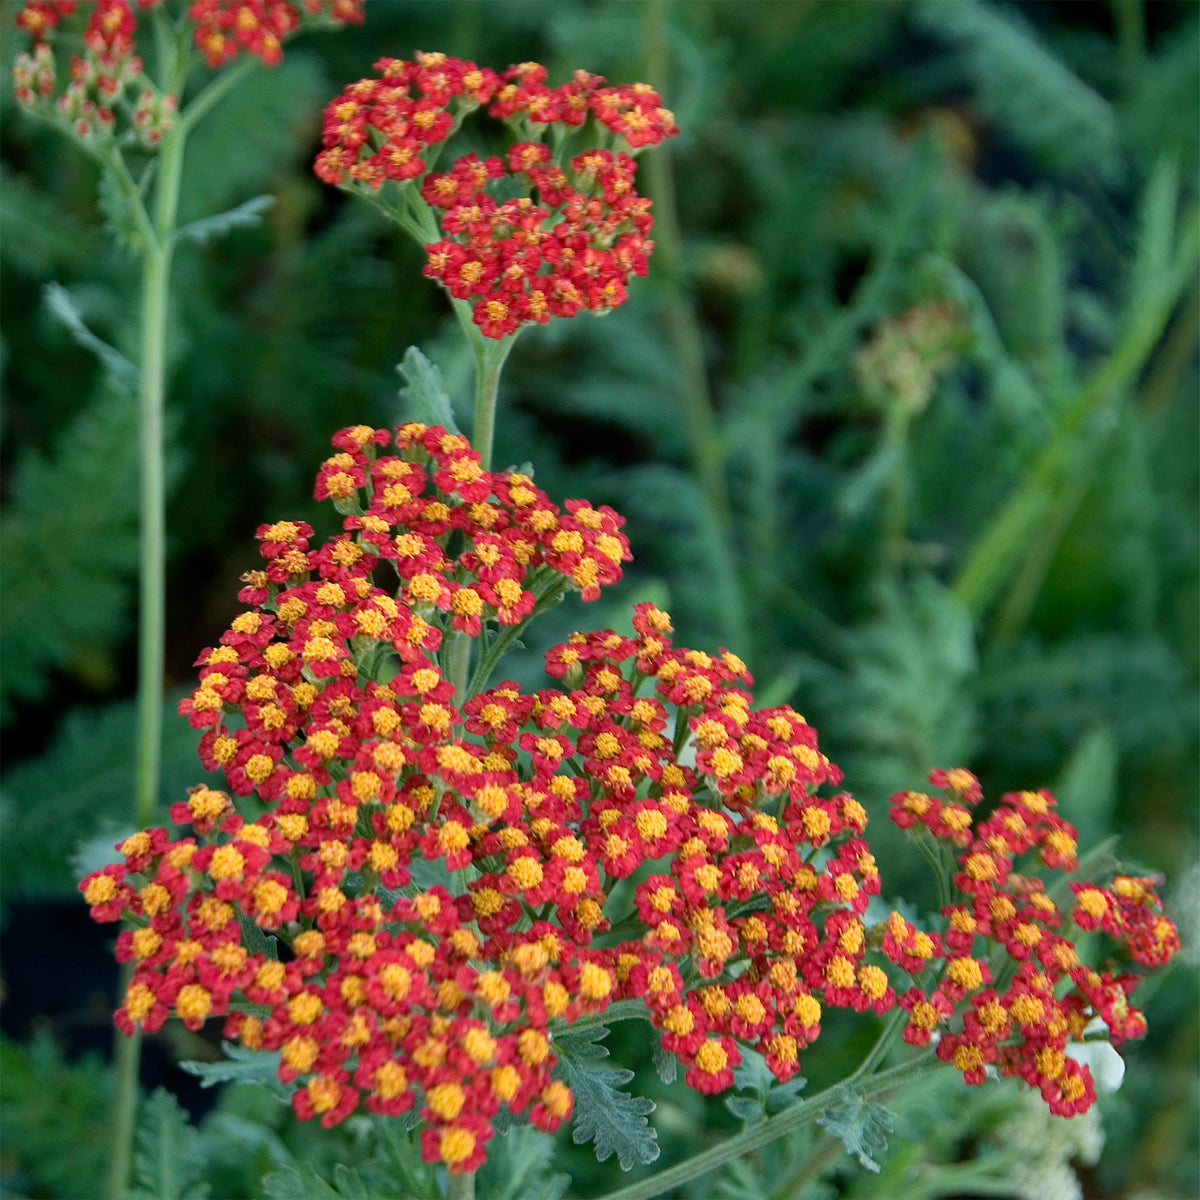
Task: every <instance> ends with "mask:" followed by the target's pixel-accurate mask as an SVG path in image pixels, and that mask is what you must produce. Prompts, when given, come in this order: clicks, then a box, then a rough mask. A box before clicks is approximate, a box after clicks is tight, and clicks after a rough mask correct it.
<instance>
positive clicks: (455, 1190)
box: [446, 1171, 475, 1200]
mask: <svg viewBox="0 0 1200 1200" xmlns="http://www.w3.org/2000/svg"><path fill="white" fill-rule="evenodd" d="M446 1200H475V1172H474V1171H462V1172H460V1173H459V1174H457V1175H448V1176H447V1177H446Z"/></svg>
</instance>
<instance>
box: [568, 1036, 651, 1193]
mask: <svg viewBox="0 0 1200 1200" xmlns="http://www.w3.org/2000/svg"><path fill="white" fill-rule="evenodd" d="M606 1037H608V1027H607V1026H605V1025H595V1026H593V1027H592V1028H591V1029H587V1030H583V1031H582V1032H579V1033H564V1034H560V1035H558V1036H557V1037H555V1039H554V1048H555V1050H556V1051H557V1052H558V1055H559V1061H558V1066H557V1067H556V1068H555V1074H556V1075H557V1076H559V1077H560V1078H561V1079H563V1081H564V1082H565V1083H566V1084H567V1086H568V1087H569V1088H570V1089H571V1091H572V1092H573V1093H574V1094H575V1129H574V1131H573V1132H572V1135H571V1136H572V1140H573V1141H574V1142H575V1144H576V1145H577V1146H582V1145H583V1144H584V1143H585V1142H594V1143H595V1146H596V1158H597V1159H599V1161H600V1162H604V1161H605V1160H606V1159H609V1158H611V1157H612V1155H613V1154H614V1153H615V1154H616V1156H617V1161H618V1162H619V1163H620V1164H621V1170H622V1171H628V1170H630V1169H631V1168H632V1167H634V1166H636V1165H638V1164H642V1165H646V1164H649V1163H652V1162H654V1160H655V1159H656V1158H658V1153H659V1148H658V1134H657V1133H656V1132H655V1131H654V1128H653V1127H652V1126H651V1125H650V1123H649V1122H648V1121H647V1120H646V1118H647V1117H648V1116H649V1115H650V1113H652V1112H653V1111H654V1101H653V1100H647V1099H645V1098H644V1097H642V1096H631V1095H630V1094H629V1093H628V1092H619V1091H617V1088H618V1087H619V1086H620V1085H621V1084H623V1083H628V1082H629V1081H630V1080H631V1079H632V1078H633V1072H632V1071H630V1070H627V1069H625V1068H618V1067H607V1066H602V1065H601V1064H600V1063H599V1061H598V1060H599V1059H602V1058H607V1057H608V1049H607V1048H606V1047H605V1046H602V1045H600V1044H599V1043H600V1042H602V1041H603V1040H604V1039H605V1038H606Z"/></svg>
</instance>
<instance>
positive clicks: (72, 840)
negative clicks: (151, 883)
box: [0, 696, 266, 938]
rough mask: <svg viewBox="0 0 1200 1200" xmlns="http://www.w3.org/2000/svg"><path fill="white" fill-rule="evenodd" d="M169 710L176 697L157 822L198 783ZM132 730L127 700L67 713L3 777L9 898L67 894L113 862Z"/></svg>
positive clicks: (121, 833)
mask: <svg viewBox="0 0 1200 1200" xmlns="http://www.w3.org/2000/svg"><path fill="white" fill-rule="evenodd" d="M177 707H178V697H177V696H173V697H169V698H168V699H167V700H166V701H165V702H164V704H163V743H162V776H161V786H160V791H159V810H158V815H157V817H156V821H157V823H159V824H163V823H165V822H166V816H167V813H166V810H167V807H168V806H169V805H170V804H171V803H173V802H174V801H177V800H181V799H183V798H184V796H185V793H186V789H187V788H188V787H189V786H190V785H192V784H195V783H199V782H201V781H202V780H203V779H204V778H205V772H204V770H203V768H202V767H201V766H200V763H199V762H198V761H197V758H196V743H197V740H198V739H197V736H196V733H195V731H194V730H193V729H191V728H190V727H189V726H188V724H187V722H186V721H181V720H179V717H178V714H177V711H176V710H177ZM135 727H136V713H135V706H134V703H133V702H132V701H123V702H121V703H119V704H111V705H109V706H107V707H106V708H103V709H100V710H98V711H91V710H87V709H78V710H75V711H73V712H71V713H69V714H68V715H67V718H66V720H65V721H64V723H63V726H62V729H61V730H60V731H59V733H58V735H57V736H56V738H55V739H54V741H53V742H52V743H51V744H50V747H49V749H48V750H47V752H46V753H45V754H44V755H42V756H41V757H40V758H36V759H31V760H29V761H26V762H23V763H19V764H18V765H17V766H14V767H12V768H11V769H10V770H8V771H6V772H5V775H4V781H3V785H2V787H0V873H3V876H4V884H5V892H6V894H7V895H8V896H9V897H14V896H18V895H19V896H22V897H24V898H35V897H36V898H48V897H69V896H74V895H75V894H76V891H75V885H76V883H77V882H78V881H79V879H80V878H81V877H82V876H83V875H84V874H86V873H87V871H89V870H91V869H93V868H95V867H98V866H102V865H103V863H104V862H111V861H113V858H114V857H115V856H114V855H113V853H112V848H113V845H114V844H115V843H116V842H117V841H119V840H120V839H121V838H123V837H125V836H127V835H128V834H130V833H132V832H133V830H132V828H131V826H130V822H131V820H132V814H131V800H130V797H131V796H132V794H133V784H134V778H133V755H132V747H133V743H134V736H135ZM50 801H52V802H50ZM94 860H98V861H94ZM260 932H261V931H260ZM262 936H263V937H264V938H265V936H266V935H265V934H264V935H262Z"/></svg>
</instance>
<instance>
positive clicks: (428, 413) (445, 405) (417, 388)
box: [396, 346, 459, 433]
mask: <svg viewBox="0 0 1200 1200" xmlns="http://www.w3.org/2000/svg"><path fill="white" fill-rule="evenodd" d="M396 373H397V374H398V375H399V376H400V378H401V379H403V380H404V386H403V387H402V388H401V389H400V400H401V402H402V404H403V413H404V419H406V420H409V421H421V422H423V423H424V424H426V425H443V426H445V428H446V429H447V430H449V431H450V432H451V433H458V432H459V429H458V425H457V424H456V423H455V420H454V409H453V408H452V407H451V405H450V397H449V395H447V393H446V388H445V385H444V384H443V383H442V373H441V371H440V370H438V368H437V366H436V364H434V363H432V362H430V361H429V359H427V358H426V357H425V355H424V354H422V353H421V351H420V350H418V349H417V348H416V346H409V348H408V349H407V350H406V351H405V353H404V358H403V359H402V360H401V362H400V364H399V365H398V366H397V367H396Z"/></svg>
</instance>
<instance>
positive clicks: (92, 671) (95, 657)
mask: <svg viewBox="0 0 1200 1200" xmlns="http://www.w3.org/2000/svg"><path fill="white" fill-rule="evenodd" d="M137 495H138V488H137V408H136V405H135V403H134V401H133V399H132V397H131V395H130V394H129V392H128V391H126V390H124V389H122V388H120V387H119V386H117V385H116V384H111V383H110V384H109V386H108V387H107V388H106V389H105V391H104V392H103V393H102V395H101V396H100V398H99V399H98V400H97V401H96V402H95V403H93V404H92V405H91V406H90V407H89V408H87V409H86V410H85V411H84V412H83V413H82V414H81V415H80V416H79V417H78V418H77V419H76V420H75V421H74V423H73V424H72V425H71V426H70V427H69V428H68V429H66V430H65V431H64V433H63V434H62V436H61V437H60V438H59V440H58V443H57V445H56V446H55V448H54V451H53V454H52V456H51V457H50V458H43V457H41V456H40V455H38V454H36V453H34V452H33V451H27V452H26V453H25V455H24V456H23V457H22V458H21V459H20V460H19V461H18V464H17V468H16V471H15V473H14V479H13V487H12V493H11V499H10V503H9V506H8V510H7V511H6V512H5V513H4V514H2V515H0V575H2V577H3V581H4V583H3V587H4V593H3V594H4V626H3V631H2V632H0V656H2V657H3V660H4V674H3V681H2V683H0V718H4V717H7V716H8V715H9V714H10V707H11V704H12V702H13V701H14V700H16V699H36V698H37V697H40V696H42V695H44V694H45V692H46V691H47V689H48V687H49V679H48V676H49V673H50V672H51V671H53V670H59V671H67V672H70V673H72V674H75V675H79V676H83V677H86V678H91V679H92V680H98V679H105V678H107V677H108V676H109V675H111V674H112V672H113V670H114V664H113V661H112V652H113V647H114V644H115V642H116V640H117V638H118V637H120V636H121V635H122V634H123V633H124V632H125V629H126V626H127V621H128V615H129V599H130V597H129V581H130V576H131V574H132V572H133V570H134V567H135V565H136V562H137Z"/></svg>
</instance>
